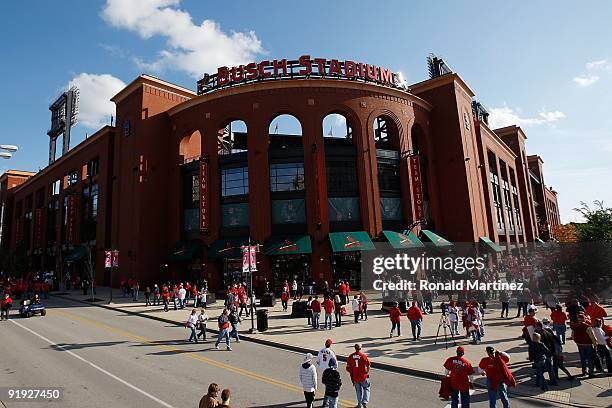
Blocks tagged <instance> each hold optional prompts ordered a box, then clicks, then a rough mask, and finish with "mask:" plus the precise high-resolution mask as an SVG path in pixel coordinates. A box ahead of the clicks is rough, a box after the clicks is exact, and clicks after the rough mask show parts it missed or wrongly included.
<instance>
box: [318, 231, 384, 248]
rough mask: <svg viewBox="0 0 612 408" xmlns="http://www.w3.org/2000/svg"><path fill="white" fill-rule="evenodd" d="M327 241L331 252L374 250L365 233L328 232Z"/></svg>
mask: <svg viewBox="0 0 612 408" xmlns="http://www.w3.org/2000/svg"><path fill="white" fill-rule="evenodd" d="M329 241H330V242H331V246H332V251H333V252H350V251H371V250H373V249H376V247H375V246H374V243H373V242H372V240H371V239H370V236H369V235H368V233H367V232H365V231H354V232H330V233H329Z"/></svg>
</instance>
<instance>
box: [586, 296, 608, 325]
mask: <svg viewBox="0 0 612 408" xmlns="http://www.w3.org/2000/svg"><path fill="white" fill-rule="evenodd" d="M586 314H587V315H589V317H590V318H591V321H593V322H594V321H595V320H597V319H601V320H603V319H604V318H605V317H608V312H606V309H604V308H603V306H601V305H600V304H599V303H597V301H596V300H595V299H591V304H590V305H589V306H588V307H587V308H586Z"/></svg>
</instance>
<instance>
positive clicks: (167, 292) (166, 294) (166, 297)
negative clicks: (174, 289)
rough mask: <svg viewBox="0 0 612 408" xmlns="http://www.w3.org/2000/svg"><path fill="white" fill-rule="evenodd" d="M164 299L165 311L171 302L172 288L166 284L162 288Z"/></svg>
mask: <svg viewBox="0 0 612 408" xmlns="http://www.w3.org/2000/svg"><path fill="white" fill-rule="evenodd" d="M162 299H163V302H164V312H167V311H168V305H169V304H170V290H169V289H168V286H166V285H164V287H163V288H162Z"/></svg>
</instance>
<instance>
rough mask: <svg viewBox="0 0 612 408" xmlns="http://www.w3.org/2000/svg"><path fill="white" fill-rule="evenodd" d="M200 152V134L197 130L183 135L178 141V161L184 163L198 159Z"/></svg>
mask: <svg viewBox="0 0 612 408" xmlns="http://www.w3.org/2000/svg"><path fill="white" fill-rule="evenodd" d="M201 154H202V136H201V135H200V132H199V131H197V130H196V131H193V132H192V133H189V134H186V135H185V136H183V138H182V139H181V141H180V143H179V156H180V163H181V164H186V163H190V162H192V161H194V160H198V159H199V158H200V155H201Z"/></svg>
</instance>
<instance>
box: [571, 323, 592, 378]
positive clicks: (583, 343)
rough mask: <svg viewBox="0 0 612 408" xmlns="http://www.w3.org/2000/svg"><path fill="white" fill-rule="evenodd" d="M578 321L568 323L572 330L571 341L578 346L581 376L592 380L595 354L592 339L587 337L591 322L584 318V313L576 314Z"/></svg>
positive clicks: (590, 329)
mask: <svg viewBox="0 0 612 408" xmlns="http://www.w3.org/2000/svg"><path fill="white" fill-rule="evenodd" d="M577 318H578V320H576V321H575V322H570V327H571V329H572V339H574V342H575V343H576V346H578V353H579V354H580V365H581V366H582V375H585V376H586V375H587V369H588V376H589V378H592V377H593V376H594V374H593V370H594V367H595V355H594V354H595V353H594V350H593V339H592V338H591V336H590V335H589V331H592V330H593V329H592V328H591V322H590V321H588V320H587V319H586V318H585V315H584V313H578V316H577Z"/></svg>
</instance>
